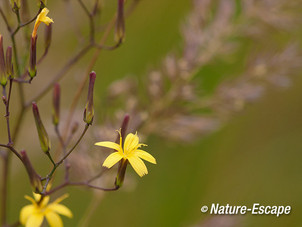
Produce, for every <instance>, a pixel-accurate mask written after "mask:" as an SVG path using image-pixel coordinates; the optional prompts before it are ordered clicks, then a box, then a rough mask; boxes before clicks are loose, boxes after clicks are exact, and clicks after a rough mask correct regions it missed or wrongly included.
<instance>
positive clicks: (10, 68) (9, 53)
mask: <svg viewBox="0 0 302 227" xmlns="http://www.w3.org/2000/svg"><path fill="white" fill-rule="evenodd" d="M12 59H13V48H12V47H11V46H9V47H7V49H6V76H7V78H14V75H13V74H14V68H13V60H12Z"/></svg>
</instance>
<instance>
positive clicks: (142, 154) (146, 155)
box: [135, 150, 156, 164]
mask: <svg viewBox="0 0 302 227" xmlns="http://www.w3.org/2000/svg"><path fill="white" fill-rule="evenodd" d="M135 155H137V156H138V157H140V158H142V159H144V160H146V161H148V162H151V163H153V164H156V160H155V158H154V157H153V156H152V155H151V154H149V153H147V152H146V151H143V150H136V151H135Z"/></svg>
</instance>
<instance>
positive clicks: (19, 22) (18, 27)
mask: <svg viewBox="0 0 302 227" xmlns="http://www.w3.org/2000/svg"><path fill="white" fill-rule="evenodd" d="M42 9H43V8H41V7H40V8H39V10H38V12H37V14H36V15H35V17H34V18H32V19H31V20H29V21H27V22H25V23H23V24H21V21H20V14H19V10H18V11H17V12H16V14H17V16H18V26H17V28H16V29H15V30H14V31H13V33H12V34H11V35H13V36H14V35H16V34H17V32H18V31H19V30H20V28H22V27H25V26H26V25H29V24H30V23H32V22H34V21H35V20H36V19H37V16H38V15H39V14H40V13H41V11H42Z"/></svg>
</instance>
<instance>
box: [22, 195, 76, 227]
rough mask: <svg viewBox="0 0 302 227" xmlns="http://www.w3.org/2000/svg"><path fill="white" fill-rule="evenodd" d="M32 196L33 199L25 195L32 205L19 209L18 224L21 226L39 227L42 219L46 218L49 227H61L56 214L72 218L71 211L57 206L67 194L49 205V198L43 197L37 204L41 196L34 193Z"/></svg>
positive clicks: (59, 219) (59, 205)
mask: <svg viewBox="0 0 302 227" xmlns="http://www.w3.org/2000/svg"><path fill="white" fill-rule="evenodd" d="M33 195H34V199H33V198H31V197H29V196H27V195H26V196H25V198H26V199H27V200H29V201H30V202H32V204H31V205H27V206H25V207H23V208H22V209H21V212H20V222H21V224H22V225H25V226H26V227H40V226H41V225H42V223H43V220H44V217H46V220H47V222H48V223H49V225H50V226H51V227H63V222H62V220H61V218H60V216H59V215H58V214H61V215H65V216H67V217H69V218H72V213H71V211H70V210H69V209H68V208H67V207H66V206H64V205H61V204H59V203H60V202H61V201H62V200H63V199H65V198H66V197H68V195H67V194H64V195H63V196H61V197H59V198H58V199H56V200H55V201H54V202H52V203H50V204H48V202H49V196H45V197H44V198H43V199H42V201H41V202H40V203H39V201H40V199H41V195H40V194H36V193H33Z"/></svg>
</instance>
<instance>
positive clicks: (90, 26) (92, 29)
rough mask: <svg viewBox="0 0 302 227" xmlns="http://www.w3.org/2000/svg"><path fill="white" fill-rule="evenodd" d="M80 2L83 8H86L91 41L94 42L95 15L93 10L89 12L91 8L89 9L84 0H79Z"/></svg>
mask: <svg viewBox="0 0 302 227" xmlns="http://www.w3.org/2000/svg"><path fill="white" fill-rule="evenodd" d="M78 2H79V3H80V5H81V7H82V9H83V10H84V12H85V14H86V15H87V17H88V19H89V30H90V35H89V36H90V42H91V43H94V36H95V29H94V15H93V14H92V13H91V12H89V10H88V9H87V7H86V6H85V4H84V3H83V1H82V0H78Z"/></svg>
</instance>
